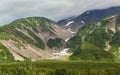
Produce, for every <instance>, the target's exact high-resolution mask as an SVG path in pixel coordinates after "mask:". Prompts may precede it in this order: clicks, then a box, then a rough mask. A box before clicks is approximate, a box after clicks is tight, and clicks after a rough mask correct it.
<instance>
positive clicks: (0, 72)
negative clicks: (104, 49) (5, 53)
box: [0, 60, 120, 75]
mask: <svg viewBox="0 0 120 75" xmlns="http://www.w3.org/2000/svg"><path fill="white" fill-rule="evenodd" d="M119 69H120V63H106V62H79V61H54V60H52V61H49V60H48V61H37V62H31V61H29V60H28V61H24V62H17V63H11V64H10V63H8V64H1V65H0V75H119V74H120V71H119Z"/></svg>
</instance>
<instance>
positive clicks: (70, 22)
mask: <svg viewBox="0 0 120 75" xmlns="http://www.w3.org/2000/svg"><path fill="white" fill-rule="evenodd" d="M72 23H74V21H69V22H68V23H67V24H66V25H65V26H69V25H70V24H72Z"/></svg>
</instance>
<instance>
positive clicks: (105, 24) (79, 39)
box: [69, 16, 120, 61]
mask: <svg viewBox="0 0 120 75" xmlns="http://www.w3.org/2000/svg"><path fill="white" fill-rule="evenodd" d="M119 37H120V16H109V17H106V18H104V19H101V20H100V21H98V22H95V23H91V24H88V25H85V26H84V27H82V28H81V29H79V31H78V33H77V34H76V36H75V37H73V38H71V39H70V41H69V46H70V47H71V48H72V51H73V52H74V53H73V55H72V56H71V57H70V58H71V59H79V60H90V61H91V60H94V61H96V60H97V61H114V60H116V59H119V57H120V51H119V50H120V38H119Z"/></svg>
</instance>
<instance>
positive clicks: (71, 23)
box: [58, 7, 120, 31]
mask: <svg viewBox="0 0 120 75" xmlns="http://www.w3.org/2000/svg"><path fill="white" fill-rule="evenodd" d="M111 15H120V7H111V8H107V9H101V10H89V11H86V12H84V13H83V14H81V15H79V16H73V17H70V18H68V19H64V20H61V21H59V22H58V24H59V25H65V28H70V29H72V31H77V30H78V29H79V28H81V27H82V26H84V25H87V24H89V23H94V22H97V21H99V20H101V19H102V18H104V17H107V16H111Z"/></svg>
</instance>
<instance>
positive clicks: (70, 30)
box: [68, 28, 76, 34]
mask: <svg viewBox="0 0 120 75" xmlns="http://www.w3.org/2000/svg"><path fill="white" fill-rule="evenodd" d="M68 31H69V32H70V33H72V34H75V33H76V32H73V31H72V29H70V28H69V29H68Z"/></svg>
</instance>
